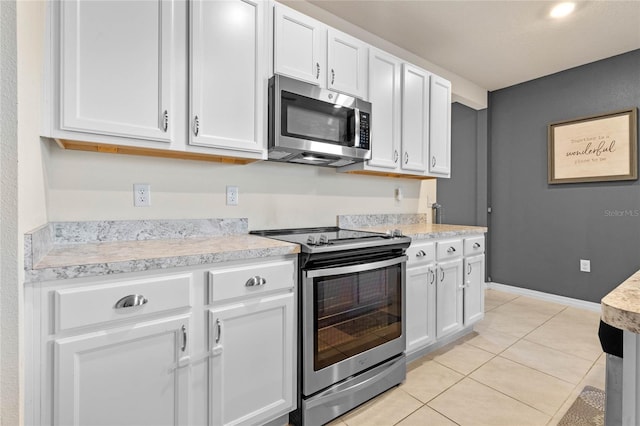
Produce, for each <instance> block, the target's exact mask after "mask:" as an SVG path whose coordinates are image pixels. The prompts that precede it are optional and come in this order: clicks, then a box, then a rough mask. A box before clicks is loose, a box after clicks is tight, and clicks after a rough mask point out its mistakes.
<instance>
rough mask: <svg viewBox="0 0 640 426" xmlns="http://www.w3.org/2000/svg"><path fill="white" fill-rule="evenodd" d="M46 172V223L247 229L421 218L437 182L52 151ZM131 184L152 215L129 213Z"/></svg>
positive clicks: (141, 209) (314, 169)
mask: <svg viewBox="0 0 640 426" xmlns="http://www.w3.org/2000/svg"><path fill="white" fill-rule="evenodd" d="M45 167H46V180H47V182H48V212H49V220H50V221H77V220H100V219H101V220H108V219H110V220H115V219H143V218H144V219H151V218H153V219H170V218H175V219H178V218H212V217H248V218H249V227H250V228H251V229H264V228H287V227H300V226H324V225H335V223H336V215H338V214H365V213H416V212H426V211H427V208H428V205H427V204H428V202H433V200H434V199H435V191H436V183H435V180H428V181H418V180H413V179H390V178H384V177H377V176H362V175H351V174H348V175H347V174H342V173H337V172H336V171H335V170H334V169H328V168H321V167H315V166H305V165H297V164H282V163H273V162H259V163H252V164H247V165H244V166H242V165H227V164H220V163H210V162H201V161H191V160H176V159H163V158H151V157H138V156H129V155H118V154H104V153H92V152H82V151H70V150H66V151H65V150H62V149H60V148H58V147H57V146H56V145H55V144H53V143H51V150H50V156H49V158H48V160H47V163H46V164H45ZM134 183H149V184H151V207H133V184H134ZM226 185H236V186H238V187H239V189H240V197H239V199H240V202H239V205H238V206H226V205H225V189H226ZM395 188H401V189H402V192H403V199H402V201H396V200H395V198H394V190H395ZM421 193H422V198H421V197H420V196H421Z"/></svg>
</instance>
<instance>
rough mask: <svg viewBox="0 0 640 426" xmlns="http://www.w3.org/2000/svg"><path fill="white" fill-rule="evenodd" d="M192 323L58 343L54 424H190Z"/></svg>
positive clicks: (165, 323) (171, 321)
mask: <svg viewBox="0 0 640 426" xmlns="http://www.w3.org/2000/svg"><path fill="white" fill-rule="evenodd" d="M189 317H190V316H189V315H184V316H181V317H172V318H166V319H165V318H163V319H160V320H156V321H152V322H146V323H141V324H134V325H131V326H125V327H121V328H116V329H105V330H100V331H97V332H93V333H87V334H81V335H79V336H72V337H66V338H61V339H56V340H55V341H54V344H53V346H54V354H53V359H54V369H53V371H54V391H53V404H54V406H53V412H54V416H55V417H54V424H55V425H78V426H86V425H150V426H151V425H156V426H159V425H184V424H187V423H188V417H187V414H188V413H187V396H188V380H189V368H188V348H187V333H188V329H189Z"/></svg>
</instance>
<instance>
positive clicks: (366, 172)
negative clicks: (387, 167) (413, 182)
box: [344, 170, 436, 180]
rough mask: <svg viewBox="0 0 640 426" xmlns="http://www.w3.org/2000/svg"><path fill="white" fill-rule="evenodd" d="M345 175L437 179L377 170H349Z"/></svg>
mask: <svg viewBox="0 0 640 426" xmlns="http://www.w3.org/2000/svg"><path fill="white" fill-rule="evenodd" d="M344 173H351V174H356V175H370V176H371V175H372V176H383V177H393V178H404V179H418V180H430V179H436V177H435V176H419V175H407V174H404V173H391V172H378V171H375V170H349V171H347V172H344Z"/></svg>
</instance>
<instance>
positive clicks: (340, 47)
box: [327, 28, 369, 98]
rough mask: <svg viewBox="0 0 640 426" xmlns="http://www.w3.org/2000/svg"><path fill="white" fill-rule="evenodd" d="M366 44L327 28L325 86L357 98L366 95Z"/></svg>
mask: <svg viewBox="0 0 640 426" xmlns="http://www.w3.org/2000/svg"><path fill="white" fill-rule="evenodd" d="M368 53H369V49H368V46H367V45H366V44H364V43H363V42H362V41H360V40H358V39H357V38H355V37H351V36H350V35H348V34H345V33H342V32H340V31H337V30H334V29H333V28H329V29H328V31H327V61H328V63H327V87H328V88H330V89H332V90H336V91H338V92H343V93H346V94H349V95H353V96H356V97H359V98H366V97H367V57H368Z"/></svg>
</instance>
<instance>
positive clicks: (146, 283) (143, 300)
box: [54, 273, 192, 331]
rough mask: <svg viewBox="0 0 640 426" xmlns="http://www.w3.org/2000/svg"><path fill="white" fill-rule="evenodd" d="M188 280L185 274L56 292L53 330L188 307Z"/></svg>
mask: <svg viewBox="0 0 640 426" xmlns="http://www.w3.org/2000/svg"><path fill="white" fill-rule="evenodd" d="M191 279H192V277H191V274H190V273H187V274H180V275H171V276H164V277H154V278H147V279H140V280H131V281H120V282H111V283H108V284H103V285H97V286H91V287H78V288H72V289H63V290H56V291H55V292H54V300H55V302H54V303H55V306H54V313H55V319H56V321H55V322H56V331H60V330H66V329H70V328H75V327H82V326H87V325H93V324H100V323H103V322H107V321H114V320H121V319H127V318H136V317H139V316H142V315H146V314H152V313H158V312H162V311H168V310H171V309H178V308H185V307H190V306H191ZM134 299H137V302H136V303H135V304H134V306H127V305H131V304H132V303H133V302H134Z"/></svg>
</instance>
